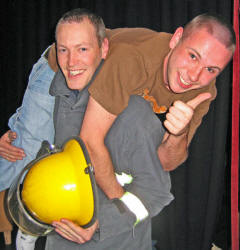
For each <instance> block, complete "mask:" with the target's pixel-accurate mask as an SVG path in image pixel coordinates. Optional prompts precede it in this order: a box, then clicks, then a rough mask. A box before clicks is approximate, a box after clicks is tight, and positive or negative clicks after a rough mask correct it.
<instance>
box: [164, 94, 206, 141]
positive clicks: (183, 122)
mask: <svg viewBox="0 0 240 250" xmlns="http://www.w3.org/2000/svg"><path fill="white" fill-rule="evenodd" d="M210 97H211V94H210V93H202V94H199V95H198V96H196V97H195V98H193V99H192V100H190V101H188V102H187V103H184V102H182V101H179V100H178V101H175V102H174V103H173V105H172V106H171V107H170V108H169V111H168V113H167V114H166V120H165V121H164V126H165V127H166V129H167V130H168V132H169V133H170V134H172V135H175V136H178V135H182V134H183V133H185V132H186V131H187V129H188V127H189V124H190V122H191V120H192V117H193V114H194V110H195V109H196V107H197V106H198V105H199V104H201V103H202V102H204V101H206V100H207V99H209V98H210Z"/></svg>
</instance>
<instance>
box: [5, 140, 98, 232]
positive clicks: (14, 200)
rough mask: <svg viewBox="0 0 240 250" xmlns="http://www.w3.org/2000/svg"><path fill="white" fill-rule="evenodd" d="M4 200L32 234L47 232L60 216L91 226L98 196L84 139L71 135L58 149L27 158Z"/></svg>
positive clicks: (12, 214) (15, 216)
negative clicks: (28, 160)
mask: <svg viewBox="0 0 240 250" xmlns="http://www.w3.org/2000/svg"><path fill="white" fill-rule="evenodd" d="M26 172H27V173H26ZM24 175H25V177H24ZM22 179H23V185H22V190H20V189H21V185H20V183H21V180H22ZM7 203H8V209H9V213H10V215H11V217H12V219H13V221H14V222H15V223H16V224H17V225H18V227H19V228H20V229H22V230H23V231H25V232H26V233H29V234H32V235H37V236H41V235H46V234H48V233H49V232H51V231H52V230H53V227H52V226H51V223H52V222H53V221H59V220H60V219H61V218H66V219H69V220H71V221H73V222H75V223H76V224H78V225H79V226H82V227H85V228H86V227H89V226H91V225H92V224H93V223H94V222H95V221H96V218H97V210H98V197H97V190H96V182H95V178H94V173H93V167H92V165H91V162H90V158H89V156H88V153H87V150H86V147H85V145H84V143H83V141H82V140H81V139H80V138H79V137H72V138H70V139H68V140H67V141H66V142H65V143H64V144H63V147H62V148H61V149H59V150H56V149H54V150H49V152H48V153H47V154H45V155H43V156H41V157H39V158H37V159H35V160H34V161H32V162H30V163H29V164H28V165H27V166H26V167H25V168H24V169H23V171H22V172H21V173H20V175H19V176H18V178H16V180H15V181H14V182H13V184H12V185H11V187H10V189H9V192H8V199H7Z"/></svg>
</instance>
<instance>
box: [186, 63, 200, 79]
mask: <svg viewBox="0 0 240 250" xmlns="http://www.w3.org/2000/svg"><path fill="white" fill-rule="evenodd" d="M201 73H202V66H200V65H197V66H195V67H192V68H191V69H190V70H188V77H189V79H190V80H191V82H196V81H198V80H199V77H200V75H201Z"/></svg>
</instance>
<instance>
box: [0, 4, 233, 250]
mask: <svg viewBox="0 0 240 250" xmlns="http://www.w3.org/2000/svg"><path fill="white" fill-rule="evenodd" d="M76 7H84V8H88V9H91V10H92V11H94V12H96V13H97V14H99V15H100V16H102V17H103V20H104V22H105V24H106V27H108V28H117V27H147V28H151V29H154V30H157V31H166V32H174V30H175V29H176V28H177V27H178V26H182V25H184V24H185V23H186V22H187V21H189V20H190V19H191V18H193V17H194V16H196V15H198V14H200V13H203V12H208V11H211V12H216V13H218V14H221V15H223V16H224V17H225V18H226V19H228V20H229V21H230V22H232V19H233V17H232V15H233V1H231V0H227V1H226V0H211V1H209V0H85V1H80V0H79V1H77V0H49V1H47V0H2V1H1V9H0V16H1V17H0V18H1V22H0V23H1V27H0V32H1V33H0V35H1V44H2V46H1V50H0V58H1V64H0V66H1V84H0V86H1V87H0V117H1V122H0V130H1V131H0V135H2V134H3V133H4V132H5V131H6V129H8V127H7V121H8V118H9V117H10V115H11V114H12V113H14V112H15V110H16V108H17V107H18V106H19V105H21V100H22V97H23V94H24V90H25V88H26V86H27V79H28V75H29V73H30V71H31V68H32V65H33V63H35V62H36V61H37V59H38V58H39V56H40V55H41V53H42V52H43V51H44V49H45V48H46V47H47V46H48V45H49V44H51V43H52V42H53V41H54V29H55V24H56V22H57V20H58V19H59V18H60V17H61V15H62V14H63V13H64V12H66V11H67V10H70V9H72V8H76ZM153 49H154V48H153ZM231 71H232V65H231V64H230V65H229V66H228V67H227V68H226V69H225V70H224V72H223V73H222V74H221V76H220V77H219V78H218V81H217V89H218V96H217V99H216V100H215V101H214V102H213V103H212V105H211V107H210V111H209V113H208V114H207V115H206V116H205V117H204V119H203V123H202V125H201V126H200V128H199V129H198V131H197V133H196V135H195V137H194V139H193V141H192V144H191V146H190V156H189V158H188V160H187V162H186V163H185V164H183V165H182V166H180V167H179V168H178V169H177V170H175V171H173V172H171V179H172V192H173V194H174V195H175V200H174V201H173V202H172V203H171V204H170V205H169V206H168V207H167V208H165V209H164V210H163V211H162V213H161V214H160V215H159V216H157V217H156V218H154V219H153V237H154V239H156V240H158V248H159V249H161V250H188V249H189V250H200V249H201V250H205V249H210V248H211V243H212V242H213V241H215V242H217V243H218V244H219V245H221V247H222V248H224V249H227V245H228V243H229V237H230V231H229V227H228V226H229V225H228V223H229V220H228V219H227V217H228V216H229V208H228V205H229V202H228V201H229V197H228V196H229V177H228V176H229V169H230V163H229V162H230V161H229V157H230V152H229V148H230V135H231V132H230V129H231V124H230V120H231V88H232V72H231ZM225 177H227V178H225ZM219 235H221V237H219ZM220 241H221V242H220Z"/></svg>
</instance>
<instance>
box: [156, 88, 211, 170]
mask: <svg viewBox="0 0 240 250" xmlns="http://www.w3.org/2000/svg"><path fill="white" fill-rule="evenodd" d="M210 97H211V94H210V93H202V94H200V95H198V96H197V97H195V98H194V99H192V100H190V101H189V102H187V103H184V102H181V101H176V102H174V104H173V106H171V107H170V109H169V112H168V113H167V115H166V120H165V121H164V126H165V127H166V129H167V130H168V132H166V133H165V135H164V138H163V142H162V143H161V145H160V146H159V148H158V156H159V159H160V161H161V164H162V166H163V169H164V170H166V171H171V170H174V169H176V168H177V167H178V166H179V165H180V164H182V163H183V162H184V161H185V160H186V159H187V156H188V146H189V144H190V141H189V140H188V132H189V124H190V122H191V120H192V118H193V114H194V110H195V109H196V107H197V106H198V105H199V104H200V103H202V102H204V101H205V100H207V99H209V98H210Z"/></svg>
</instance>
